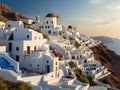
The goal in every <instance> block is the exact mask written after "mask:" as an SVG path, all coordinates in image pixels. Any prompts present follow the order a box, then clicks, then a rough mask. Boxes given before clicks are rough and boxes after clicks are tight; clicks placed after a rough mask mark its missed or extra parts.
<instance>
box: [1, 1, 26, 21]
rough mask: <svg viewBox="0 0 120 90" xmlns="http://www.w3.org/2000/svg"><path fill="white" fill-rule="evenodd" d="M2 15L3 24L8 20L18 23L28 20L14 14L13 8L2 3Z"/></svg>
mask: <svg viewBox="0 0 120 90" xmlns="http://www.w3.org/2000/svg"><path fill="white" fill-rule="evenodd" d="M0 13H1V15H0V20H1V21H3V22H6V21H7V20H13V21H18V20H27V19H28V18H26V17H25V16H23V15H21V14H19V13H15V12H13V11H12V9H11V8H9V7H8V6H7V5H5V4H2V3H0Z"/></svg>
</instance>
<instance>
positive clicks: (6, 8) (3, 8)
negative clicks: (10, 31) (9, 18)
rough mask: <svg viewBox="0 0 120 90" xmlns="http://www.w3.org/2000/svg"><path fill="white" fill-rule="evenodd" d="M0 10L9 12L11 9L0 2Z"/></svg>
mask: <svg viewBox="0 0 120 90" xmlns="http://www.w3.org/2000/svg"><path fill="white" fill-rule="evenodd" d="M0 12H6V13H10V12H12V10H11V8H9V7H8V6H7V5H5V4H2V3H0Z"/></svg>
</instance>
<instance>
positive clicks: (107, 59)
mask: <svg viewBox="0 0 120 90" xmlns="http://www.w3.org/2000/svg"><path fill="white" fill-rule="evenodd" d="M92 51H93V53H94V55H95V58H96V60H98V61H100V62H101V64H102V65H104V66H105V67H107V68H108V70H109V71H110V72H111V75H109V76H107V77H105V78H106V79H107V80H108V82H109V84H110V85H111V86H112V87H114V88H119V89H120V56H118V55H117V54H116V53H115V52H113V51H111V50H109V49H108V48H107V47H106V46H105V45H104V44H100V45H98V46H96V47H94V48H92Z"/></svg>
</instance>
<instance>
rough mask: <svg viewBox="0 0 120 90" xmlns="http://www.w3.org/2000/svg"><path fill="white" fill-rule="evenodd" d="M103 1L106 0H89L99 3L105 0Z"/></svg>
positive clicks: (92, 2)
mask: <svg viewBox="0 0 120 90" xmlns="http://www.w3.org/2000/svg"><path fill="white" fill-rule="evenodd" d="M103 1H105V0H89V2H90V3H91V4H98V3H101V2H103Z"/></svg>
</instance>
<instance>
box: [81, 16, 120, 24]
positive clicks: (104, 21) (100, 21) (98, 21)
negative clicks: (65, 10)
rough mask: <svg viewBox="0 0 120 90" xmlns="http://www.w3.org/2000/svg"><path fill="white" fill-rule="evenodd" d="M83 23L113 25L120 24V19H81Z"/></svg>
mask: <svg viewBox="0 0 120 90" xmlns="http://www.w3.org/2000/svg"><path fill="white" fill-rule="evenodd" d="M80 20H81V21H85V22H89V23H93V24H97V25H108V24H113V23H120V19H113V18H111V19H105V18H100V17H97V18H81V19H80Z"/></svg>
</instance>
